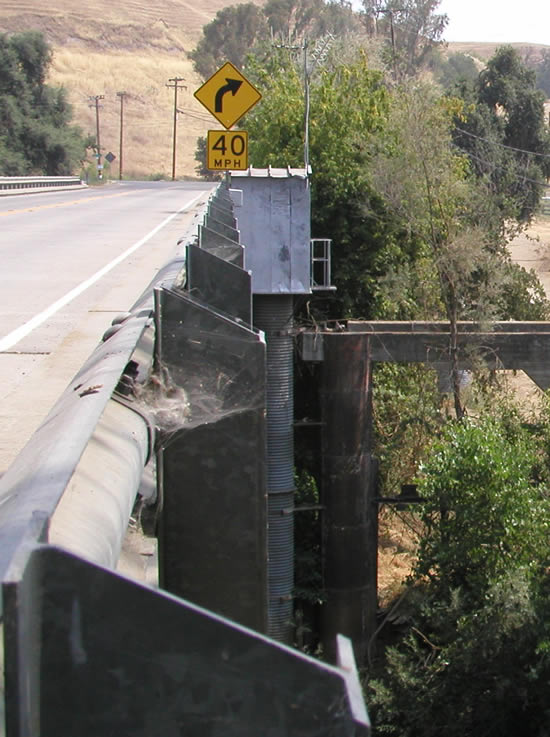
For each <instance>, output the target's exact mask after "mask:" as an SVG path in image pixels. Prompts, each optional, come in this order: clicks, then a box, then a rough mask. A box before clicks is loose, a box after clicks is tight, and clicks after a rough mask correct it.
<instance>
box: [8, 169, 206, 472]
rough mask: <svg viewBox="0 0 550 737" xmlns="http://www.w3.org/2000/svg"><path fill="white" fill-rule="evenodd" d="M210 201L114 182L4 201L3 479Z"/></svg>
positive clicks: (168, 187) (157, 186)
mask: <svg viewBox="0 0 550 737" xmlns="http://www.w3.org/2000/svg"><path fill="white" fill-rule="evenodd" d="M210 191H211V185H209V184H204V183H196V182H135V183H132V182H120V183H119V182H116V183H113V184H110V185H106V186H103V187H100V188H99V187H98V188H89V189H86V190H81V191H79V192H71V191H69V192H54V193H40V194H33V195H21V196H4V197H1V198H0V315H1V324H0V475H2V474H3V473H4V472H5V470H6V468H7V467H8V465H9V464H10V463H11V461H12V460H13V458H14V457H15V455H16V454H17V453H18V452H19V450H21V448H22V447H23V445H24V444H25V443H26V442H27V440H28V439H29V437H30V436H31V435H32V432H34V430H35V429H36V428H37V427H38V425H39V424H40V422H41V421H42V420H43V419H44V417H45V416H46V414H47V413H48V411H49V409H50V408H51V406H52V405H53V404H54V402H55V400H56V399H57V398H58V397H59V395H60V394H61V393H62V391H63V390H64V389H65V387H66V386H67V384H68V383H69V382H70V380H71V379H72V377H73V376H74V375H75V374H76V372H77V371H78V369H79V368H80V367H81V365H82V364H83V363H84V361H85V360H86V358H87V357H88V356H89V355H90V353H91V352H92V350H93V349H94V347H95V346H96V345H97V343H98V342H99V341H100V340H101V336H102V335H103V332H104V331H105V329H106V328H107V327H108V326H109V325H110V324H111V320H112V319H113V317H114V316H115V315H117V314H119V313H121V312H125V311H127V310H128V309H129V307H130V306H131V305H132V303H133V302H134V301H135V300H136V299H137V297H138V296H139V295H140V294H141V292H142V291H143V289H144V288H145V287H146V286H147V285H148V283H149V282H150V281H151V279H152V278H153V276H154V275H155V274H156V272H157V271H158V269H159V268H160V267H161V266H162V265H163V264H164V263H166V261H168V260H169V258H170V257H171V256H172V255H173V254H174V252H175V250H176V244H177V239H178V237H179V236H181V235H182V233H184V232H185V231H186V229H187V228H189V227H190V225H191V223H192V221H193V217H194V215H195V214H196V212H197V211H198V210H199V209H200V207H201V205H202V204H204V202H205V201H206V200H207V198H208V195H209V194H210Z"/></svg>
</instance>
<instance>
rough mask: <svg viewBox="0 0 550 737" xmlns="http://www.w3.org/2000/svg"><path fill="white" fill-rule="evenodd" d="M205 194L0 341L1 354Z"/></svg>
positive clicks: (197, 197) (188, 203) (198, 197)
mask: <svg viewBox="0 0 550 737" xmlns="http://www.w3.org/2000/svg"><path fill="white" fill-rule="evenodd" d="M203 194H204V192H200V193H199V194H198V195H197V196H196V197H194V198H193V199H192V200H191V201H190V202H187V203H186V204H185V205H184V206H183V207H180V209H179V210H178V211H177V212H174V213H173V214H172V215H169V216H168V217H167V218H166V219H165V220H163V221H162V223H160V224H159V225H157V226H156V228H153V230H152V231H151V232H150V233H147V235H146V236H144V237H143V238H142V239H141V240H139V241H137V243H134V245H133V246H130V248H128V249H127V250H126V251H124V253H121V254H120V255H119V256H117V257H116V258H115V259H113V260H112V261H111V262H110V263H108V264H107V265H106V266H104V267H103V268H102V269H100V270H99V271H96V273H95V274H93V275H92V276H91V277H90V278H89V279H86V280H85V281H83V282H81V283H80V284H79V285H78V286H77V287H75V288H74V289H71V291H70V292H67V294H65V295H64V296H63V297H61V298H60V299H58V300H56V301H55V302H53V304H51V305H50V306H49V307H47V308H46V309H45V310H43V311H42V312H39V313H38V314H37V315H35V316H34V317H32V318H31V319H30V320H28V321H27V322H25V323H23V325H21V326H20V327H18V328H16V329H15V330H12V332H11V333H8V334H7V335H6V336H4V337H3V338H1V339H0V353H3V352H4V351H7V350H9V349H10V348H13V346H14V345H15V344H16V343H19V341H20V340H22V339H23V338H25V337H26V336H27V335H29V333H32V331H33V330H35V329H36V328H37V327H39V326H40V325H42V323H44V322H46V320H47V319H48V318H49V317H51V316H52V315H55V313H56V312H59V310H60V309H62V308H63V307H65V305H68V304H69V302H72V301H73V299H76V297H78V296H80V295H81V294H82V293H83V292H85V291H86V289H88V288H89V287H91V286H92V285H93V284H95V283H96V282H97V281H99V280H100V279H101V278H102V277H103V276H105V274H108V273H109V271H111V270H112V269H114V268H115V266H118V265H119V263H120V262H121V261H124V259H125V258H128V256H130V255H131V254H132V253H134V251H137V250H138V248H141V246H143V245H144V244H145V243H147V241H148V240H150V239H151V238H152V237H153V236H154V235H156V234H157V233H158V232H159V230H161V229H162V228H164V226H165V225H168V223H169V222H170V221H171V220H173V219H174V218H175V217H177V216H178V215H179V214H180V213H182V212H183V211H184V210H187V209H188V208H189V207H192V206H193V205H194V204H195V202H196V201H197V200H198V199H200V198H201V197H202V196H203Z"/></svg>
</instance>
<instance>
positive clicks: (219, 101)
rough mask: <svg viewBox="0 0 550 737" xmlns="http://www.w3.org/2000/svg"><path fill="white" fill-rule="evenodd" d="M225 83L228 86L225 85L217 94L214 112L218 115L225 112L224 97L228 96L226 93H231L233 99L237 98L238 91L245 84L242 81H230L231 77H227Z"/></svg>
mask: <svg viewBox="0 0 550 737" xmlns="http://www.w3.org/2000/svg"><path fill="white" fill-rule="evenodd" d="M225 81H226V82H227V84H224V86H223V87H220V89H219V90H218V91H217V92H216V100H215V106H214V110H215V111H216V112H217V113H221V112H222V110H223V96H224V95H225V94H226V92H231V94H232V95H233V97H235V94H236V92H237V90H238V89H239V87H240V86H241V85H242V83H243V82H242V79H230V78H229V77H226V78H225Z"/></svg>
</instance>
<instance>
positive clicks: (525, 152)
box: [454, 125, 550, 159]
mask: <svg viewBox="0 0 550 737" xmlns="http://www.w3.org/2000/svg"><path fill="white" fill-rule="evenodd" d="M454 129H455V130H456V131H459V132H460V133H464V135H466V136H470V138H477V139H478V140H479V141H485V142H486V143H490V144H491V145H492V146H500V147H501V148H507V149H509V150H510V151H519V152H520V153H522V154H529V156H541V157H542V158H544V159H550V154H542V153H539V152H538V151H527V150H526V149H524V148H516V147H515V146H507V145H506V144H505V143H500V141H492V140H491V139H490V138H484V137H483V136H476V135H475V133H470V132H469V131H466V130H464V128H459V127H458V126H457V125H455V126H454Z"/></svg>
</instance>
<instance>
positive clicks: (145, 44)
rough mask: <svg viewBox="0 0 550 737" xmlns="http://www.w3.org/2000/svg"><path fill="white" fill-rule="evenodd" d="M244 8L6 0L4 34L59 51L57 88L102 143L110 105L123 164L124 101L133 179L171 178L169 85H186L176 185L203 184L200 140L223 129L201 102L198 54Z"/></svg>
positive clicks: (216, 0) (107, 140)
mask: <svg viewBox="0 0 550 737" xmlns="http://www.w3.org/2000/svg"><path fill="white" fill-rule="evenodd" d="M239 1H240V0H202V1H201V2H200V3H199V2H191V1H189V0H155V3H153V4H151V3H149V2H146V1H145V0H143V1H141V0H115V1H114V2H113V1H112V0H111V2H109V0H88V2H87V3H86V4H78V5H77V4H76V3H74V0H53V1H52V2H48V0H17V1H15V0H3V2H2V3H0V31H2V32H5V33H17V32H21V31H26V30H38V31H41V32H42V33H43V34H44V36H45V37H46V39H47V40H48V42H49V43H50V45H51V46H52V48H53V51H54V56H53V64H52V67H51V71H50V79H49V82H50V83H51V84H55V85H62V86H63V87H65V88H66V90H67V92H68V96H69V99H70V101H71V103H72V104H73V106H74V117H75V122H76V123H77V124H78V125H80V126H81V128H82V129H83V130H84V132H85V133H91V134H93V135H95V131H96V118H95V108H94V107H90V103H91V100H90V98H91V97H93V96H95V95H104V99H103V100H101V109H100V139H101V148H102V153H107V152H108V151H112V152H113V153H114V154H115V155H116V156H117V160H116V161H115V162H114V163H113V165H112V167H111V176H114V177H117V176H118V159H119V139H120V98H119V97H117V94H116V93H117V92H122V91H124V92H126V93H127V94H128V96H127V97H126V98H125V104H124V173H125V175H127V176H136V177H144V176H148V175H154V174H157V173H158V174H164V175H168V176H169V175H171V172H172V135H173V112H174V91H173V89H168V88H167V87H166V84H167V83H168V80H169V79H170V78H174V77H182V78H183V79H184V81H183V82H182V83H181V84H182V85H185V86H186V87H187V89H182V90H181V91H180V92H179V94H178V109H179V110H180V111H181V112H180V113H179V114H178V126H177V141H178V146H177V157H176V159H177V166H176V175H177V176H178V177H182V176H194V173H195V172H194V167H195V163H196V162H195V161H194V158H193V157H194V152H195V147H196V141H197V138H198V137H199V136H201V135H205V132H206V131H207V130H208V128H218V127H219V126H218V124H217V123H216V121H215V120H214V118H212V117H211V116H210V115H209V114H208V112H207V111H206V110H205V109H204V108H203V107H202V106H201V105H200V104H199V103H198V102H196V100H195V99H194V97H193V92H194V91H195V90H196V89H197V88H198V87H199V86H200V84H201V82H202V80H201V79H199V78H198V77H197V75H196V74H195V73H194V72H193V68H192V63H191V62H190V60H189V58H188V55H187V54H188V52H189V51H190V50H191V49H192V48H193V47H194V46H195V44H196V43H197V41H198V39H199V38H200V34H201V30H202V27H203V25H204V24H206V23H208V22H210V21H211V20H212V19H213V18H214V16H215V15H216V13H217V12H218V10H220V9H221V8H223V7H226V6H227V5H232V4H236V3H237V2H239Z"/></svg>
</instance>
